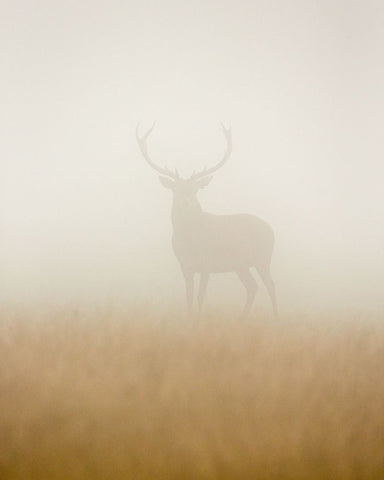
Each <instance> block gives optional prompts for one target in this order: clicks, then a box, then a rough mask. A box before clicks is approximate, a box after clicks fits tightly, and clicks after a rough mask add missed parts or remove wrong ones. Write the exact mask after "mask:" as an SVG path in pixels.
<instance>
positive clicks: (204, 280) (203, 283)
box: [197, 272, 209, 316]
mask: <svg viewBox="0 0 384 480" xmlns="http://www.w3.org/2000/svg"><path fill="white" fill-rule="evenodd" d="M208 279H209V274H208V273H204V272H203V273H201V274H200V284H199V292H198V294H197V304H198V309H199V316H201V312H202V309H203V302H204V297H205V292H206V291H207V285H208Z"/></svg>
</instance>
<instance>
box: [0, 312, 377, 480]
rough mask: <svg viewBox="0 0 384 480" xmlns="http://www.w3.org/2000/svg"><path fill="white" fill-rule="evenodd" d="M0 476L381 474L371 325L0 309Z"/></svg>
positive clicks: (296, 478)
mask: <svg viewBox="0 0 384 480" xmlns="http://www.w3.org/2000/svg"><path fill="white" fill-rule="evenodd" d="M0 478H1V479H2V480H8V479H12V480H13V479H20V480H29V479H34V480H35V479H36V480H56V479H60V480H61V479H62V480H74V479H79V480H80V479H81V480H87V479H90V480H98V479H100V480H101V479H103V480H104V479H105V480H106V479H111V480H120V479H126V480H129V479H134V480H141V479H156V480H157V479H167V480H168V479H170V480H173V479H177V480H182V479H199V480H205V479H223V480H226V479H245V480H246V479H257V480H263V479H267V480H274V479H276V480H277V479H279V480H280V479H283V480H284V479H292V480H300V479H306V480H307V479H314V480H316V479H324V480H328V479H330V480H338V479H343V480H347V479H378V480H379V479H383V478H384V327H383V324H382V323H381V322H380V321H379V320H378V319H376V320H369V319H366V318H361V319H359V318H354V319H352V318H344V319H327V318H325V319H323V320H321V319H317V320H314V319H310V318H307V319H301V320H294V319H282V320H281V321H280V323H279V324H277V323H272V322H271V321H268V322H267V321H266V320H265V321H263V320H258V321H256V320H255V321H252V322H247V323H241V322H237V321H236V322H234V321H232V320H231V319H229V318H215V317H212V316H211V317H208V318H207V319H205V320H204V321H203V322H202V323H201V324H200V325H199V326H197V327H195V328H191V327H190V326H188V325H187V324H186V322H185V321H184V320H180V319H178V318H173V319H172V318H171V317H170V318H162V319H161V320H160V319H156V316H155V315H153V318H151V315H150V313H149V312H141V313H140V312H135V313H133V312H131V313H127V314H119V315H117V314H113V315H110V316H108V315H104V314H99V315H79V314H76V313H69V312H61V313H56V314H54V313H52V314H45V315H41V316H40V317H38V316H37V315H34V316H33V318H32V317H31V316H30V315H28V314H27V313H23V314H20V313H19V314H6V313H3V314H2V318H1V320H0Z"/></svg>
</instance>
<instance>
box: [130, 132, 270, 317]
mask: <svg viewBox="0 0 384 480" xmlns="http://www.w3.org/2000/svg"><path fill="white" fill-rule="evenodd" d="M154 126H155V125H154V124H153V125H152V127H151V128H150V129H149V130H148V131H147V132H146V133H144V134H143V135H142V136H140V135H139V125H138V126H137V128H136V138H137V142H138V145H139V148H140V150H141V153H142V154H143V156H144V159H145V160H146V162H147V163H148V164H149V165H150V166H151V167H152V168H153V169H154V170H156V171H157V172H158V173H160V175H161V176H160V177H159V178H160V182H161V183H162V185H163V186H164V187H165V188H167V189H169V190H171V191H172V193H173V203H172V217H171V218H172V225H173V238H172V245H173V250H174V253H175V255H176V258H177V260H178V261H179V263H180V267H181V270H182V273H183V275H184V279H185V286H186V295H187V312H188V316H190V315H191V313H192V306H193V297H194V276H195V274H199V275H200V284H199V291H198V294H197V302H198V311H199V314H200V313H201V310H202V306H203V301H204V296H205V292H206V289H207V284H208V279H209V276H210V274H213V273H224V272H235V273H236V274H237V275H238V277H239V279H240V281H241V282H242V284H243V285H244V287H245V289H246V293H247V297H246V302H245V305H244V309H243V313H242V316H243V317H246V316H247V315H248V313H249V311H250V309H251V307H252V304H253V301H254V298H255V295H256V292H257V283H256V280H255V279H254V277H253V275H252V273H251V270H250V269H251V268H252V267H255V268H256V270H257V272H258V274H259V276H260V278H261V279H262V281H263V282H264V285H265V287H266V289H267V291H268V293H269V296H270V298H271V302H272V307H273V311H274V314H275V316H277V306H276V295H275V286H274V283H273V280H272V278H271V274H270V263H271V257H272V251H273V245H274V234H273V230H272V228H271V227H270V226H269V225H268V224H267V223H266V222H265V221H264V220H262V219H260V218H258V217H256V216H254V215H248V214H235V215H213V214H211V213H207V212H205V211H203V209H202V208H201V206H200V203H199V201H198V199H197V192H198V191H199V190H200V189H202V188H204V187H206V186H207V185H208V184H209V183H210V181H211V180H212V174H213V173H215V172H216V171H217V170H219V169H220V168H221V167H222V166H223V165H224V164H225V163H226V161H227V160H228V158H229V156H230V154H231V151H232V133H231V129H230V128H225V127H224V126H222V132H223V134H224V136H225V139H226V150H225V153H224V155H223V157H222V159H221V160H220V161H219V162H218V163H217V164H216V165H214V166H213V167H211V168H205V169H204V170H202V171H200V172H197V173H195V172H194V173H193V174H192V176H191V177H190V178H180V176H179V174H178V172H177V170H175V171H174V172H173V171H171V170H168V169H167V168H164V167H160V166H158V165H156V164H155V163H154V162H153V161H152V159H151V158H150V156H149V154H148V147H147V139H148V136H149V135H150V134H151V132H152V130H153V128H154Z"/></svg>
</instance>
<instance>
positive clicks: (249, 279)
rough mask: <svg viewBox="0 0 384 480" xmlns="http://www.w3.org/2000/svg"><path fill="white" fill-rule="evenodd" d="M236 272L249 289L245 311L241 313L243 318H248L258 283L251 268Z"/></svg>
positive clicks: (247, 289)
mask: <svg viewBox="0 0 384 480" xmlns="http://www.w3.org/2000/svg"><path fill="white" fill-rule="evenodd" d="M236 273H237V275H238V277H239V279H240V281H241V283H242V284H243V285H244V287H245V289H246V291H247V299H246V302H245V305H244V309H243V313H242V315H241V317H242V318H246V317H247V316H248V314H249V311H250V310H251V307H252V304H253V301H254V299H255V296H256V292H257V283H256V280H255V279H254V278H253V276H252V274H251V272H250V270H249V268H245V269H242V270H238V271H237V272H236Z"/></svg>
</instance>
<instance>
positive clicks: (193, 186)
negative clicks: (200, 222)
mask: <svg viewBox="0 0 384 480" xmlns="http://www.w3.org/2000/svg"><path fill="white" fill-rule="evenodd" d="M154 126H155V124H153V125H152V127H151V128H150V129H149V130H148V131H147V132H146V133H144V135H142V136H141V137H140V135H139V125H137V128H136V138H137V143H138V144H139V147H140V150H141V153H142V154H143V156H144V158H145V160H146V161H147V163H148V165H149V166H150V167H152V168H153V169H154V170H156V171H157V172H158V173H160V174H161V176H160V177H159V178H160V182H161V184H162V185H163V186H164V187H165V188H168V189H170V190H171V191H172V193H173V199H174V204H175V205H176V206H178V207H179V208H181V209H183V210H186V209H191V208H194V207H199V204H198V201H197V192H198V191H199V190H200V189H201V188H204V187H206V186H207V185H208V184H209V182H210V181H211V180H212V174H213V173H214V172H216V171H217V170H219V168H221V167H222V166H223V165H224V164H225V162H226V161H227V160H228V158H229V156H230V154H231V151H232V135H231V128H230V127H229V128H225V127H224V125H222V132H223V134H224V136H225V139H226V151H225V153H224V155H223V158H222V159H221V160H220V161H219V162H218V163H217V164H216V165H214V166H213V167H210V168H204V169H203V170H201V171H200V172H193V174H192V175H191V176H190V177H189V178H181V177H180V176H179V174H178V171H177V169H175V171H174V172H172V171H171V170H168V169H167V168H164V167H160V166H158V165H156V164H155V163H154V162H153V161H152V160H151V158H150V156H149V154H148V147H147V138H148V136H149V135H150V134H151V132H152V130H153V129H154Z"/></svg>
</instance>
